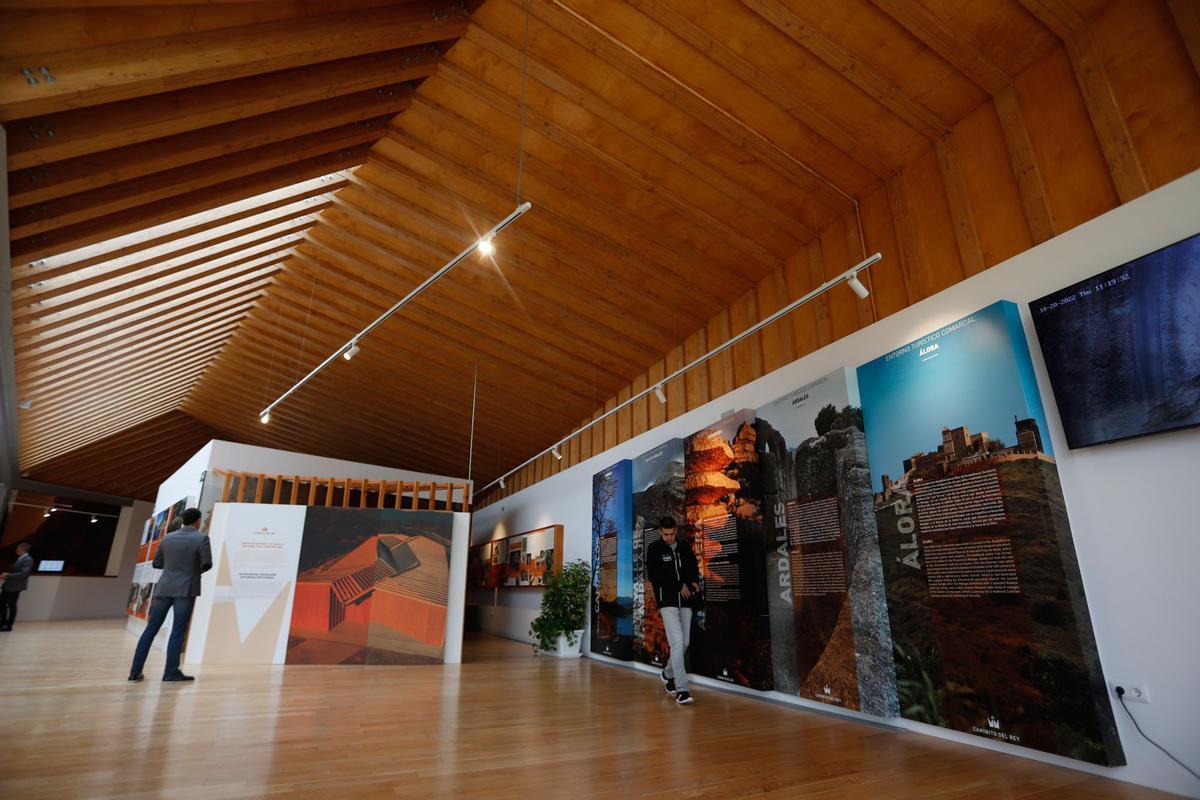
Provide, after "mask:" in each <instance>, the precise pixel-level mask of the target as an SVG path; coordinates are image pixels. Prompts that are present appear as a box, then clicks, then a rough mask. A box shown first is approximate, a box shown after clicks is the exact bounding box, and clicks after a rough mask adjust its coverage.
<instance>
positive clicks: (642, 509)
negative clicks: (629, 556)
mask: <svg viewBox="0 0 1200 800" xmlns="http://www.w3.org/2000/svg"><path fill="white" fill-rule="evenodd" d="M683 500H684V487H683V439H671V440H670V441H668V442H666V443H665V444H663V445H661V446H659V447H656V448H654V449H653V450H650V451H649V452H646V453H643V454H642V455H640V456H638V457H637V458H635V459H633V656H634V658H635V659H636V660H638V661H640V662H642V663H643V664H650V665H651V666H655V667H665V666H666V664H667V658H668V657H669V656H670V650H669V648H668V647H667V632H666V630H665V629H664V628H663V623H662V617H661V616H659V613H658V606H657V605H656V604H655V602H654V588H653V587H652V586H651V585H650V580H649V579H648V578H647V577H646V548H647V547H649V546H650V545H652V544H654V543H655V542H657V541H658V540H659V539H661V538H662V537H661V535H660V534H659V522H660V521H661V520H662V518H663V517H671V518H672V519H674V520H675V523H676V525H683V522H684V506H683Z"/></svg>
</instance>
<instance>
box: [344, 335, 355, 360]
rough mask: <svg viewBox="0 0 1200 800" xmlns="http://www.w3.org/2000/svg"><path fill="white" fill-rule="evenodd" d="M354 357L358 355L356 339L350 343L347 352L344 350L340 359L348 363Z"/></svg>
mask: <svg viewBox="0 0 1200 800" xmlns="http://www.w3.org/2000/svg"><path fill="white" fill-rule="evenodd" d="M356 355H358V339H354V340H353V341H351V342H350V348H349V349H348V350H346V352H344V353H342V358H344V359H346V360H347V361H349V360H350V359H352V358H354V357H355V356H356Z"/></svg>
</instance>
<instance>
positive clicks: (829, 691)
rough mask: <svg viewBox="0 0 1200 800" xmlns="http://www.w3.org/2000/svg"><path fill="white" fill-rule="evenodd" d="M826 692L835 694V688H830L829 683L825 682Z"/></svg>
mask: <svg viewBox="0 0 1200 800" xmlns="http://www.w3.org/2000/svg"><path fill="white" fill-rule="evenodd" d="M825 694H833V690H832V689H830V688H829V684H828V683H827V684H825Z"/></svg>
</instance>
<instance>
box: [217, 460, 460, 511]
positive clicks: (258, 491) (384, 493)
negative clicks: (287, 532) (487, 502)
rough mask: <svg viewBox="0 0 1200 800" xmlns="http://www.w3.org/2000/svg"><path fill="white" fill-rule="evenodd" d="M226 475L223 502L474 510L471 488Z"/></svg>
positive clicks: (231, 472)
mask: <svg viewBox="0 0 1200 800" xmlns="http://www.w3.org/2000/svg"><path fill="white" fill-rule="evenodd" d="M213 472H214V473H216V474H217V475H221V476H224V478H225V486H224V488H223V490H222V492H221V500H223V501H224V502H227V503H271V504H276V505H278V504H281V503H282V504H285V505H301V506H326V507H334V508H395V509H405V510H412V511H422V510H423V511H470V510H471V485H470V484H467V483H420V482H414V481H385V480H372V479H370V478H318V477H309V476H306V475H271V474H267V473H261V472H237V471H234V470H223V469H218V470H213Z"/></svg>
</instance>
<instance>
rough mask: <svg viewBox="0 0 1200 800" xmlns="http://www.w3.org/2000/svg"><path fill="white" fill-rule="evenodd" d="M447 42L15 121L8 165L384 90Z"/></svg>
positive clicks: (420, 67)
mask: <svg viewBox="0 0 1200 800" xmlns="http://www.w3.org/2000/svg"><path fill="white" fill-rule="evenodd" d="M447 47H449V43H448V42H442V43H439V44H437V45H422V46H420V47H412V48H404V49H401V50H393V51H390V52H387V53H374V54H371V55H367V56H359V57H357V58H350V59H342V60H340V61H330V62H327V63H324V64H314V65H313V66H310V67H300V68H298V69H292V70H284V71H281V72H272V73H268V74H266V75H259V76H256V77H253V78H243V79H241V80H234V81H224V82H221V83H212V84H208V85H206V86H198V87H196V88H193V89H182V90H180V91H176V92H165V93H162V94H155V95H151V96H149V97H143V98H139V99H136V100H126V101H124V102H119V103H108V104H106V105H100V106H92V107H90V108H80V109H76V110H73V111H64V112H61V113H58V114H54V115H51V116H47V117H34V118H30V119H22V120H16V121H14V122H13V123H12V124H10V125H8V126H7V128H8V134H9V135H8V146H9V155H8V168H9V169H10V170H22V169H26V168H29V167H34V166H38V165H44V164H49V163H51V162H55V161H65V160H67V159H73V158H80V157H83V156H87V155H91V154H93V153H99V152H102V151H105V150H113V149H116V148H124V147H128V146H131V145H136V144H140V143H144V142H149V141H151V140H154V139H164V138H167V137H173V136H176V135H178V134H183V133H187V132H189V131H197V130H200V129H202V128H214V127H217V126H222V125H225V124H229V123H236V122H237V121H238V120H243V119H245V118H248V117H250V118H262V116H263V115H267V114H273V113H276V112H284V111H285V110H286V109H292V108H295V107H297V106H309V105H310V104H314V103H323V102H336V100H335V99H336V98H338V97H342V96H345V95H361V93H363V92H366V93H375V94H377V95H383V94H386V93H387V91H388V88H389V87H392V86H395V85H396V84H398V83H403V82H405V81H417V80H421V79H422V78H424V77H426V76H428V75H430V74H432V72H433V70H434V68H435V67H436V66H437V62H438V59H439V58H440V57H441V56H440V52H439V51H442V50H445V49H446V48H447ZM372 102H374V101H372Z"/></svg>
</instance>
